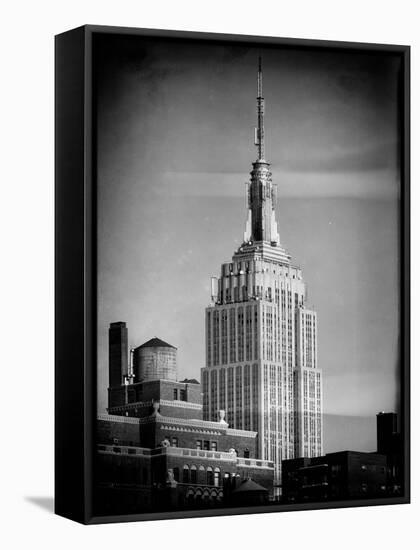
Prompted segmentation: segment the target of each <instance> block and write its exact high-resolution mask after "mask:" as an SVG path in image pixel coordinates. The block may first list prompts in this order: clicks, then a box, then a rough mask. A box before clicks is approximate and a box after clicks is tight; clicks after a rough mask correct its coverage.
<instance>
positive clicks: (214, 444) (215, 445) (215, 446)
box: [210, 441, 217, 451]
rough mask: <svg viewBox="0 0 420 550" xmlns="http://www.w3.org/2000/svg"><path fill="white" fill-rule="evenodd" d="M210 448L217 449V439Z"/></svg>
mask: <svg viewBox="0 0 420 550" xmlns="http://www.w3.org/2000/svg"><path fill="white" fill-rule="evenodd" d="M210 450H211V451H217V441H212V442H211V443H210Z"/></svg>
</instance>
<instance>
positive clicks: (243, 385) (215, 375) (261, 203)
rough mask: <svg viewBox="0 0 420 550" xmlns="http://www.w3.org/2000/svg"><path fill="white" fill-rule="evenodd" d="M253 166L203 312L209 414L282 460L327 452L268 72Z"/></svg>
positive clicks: (263, 455)
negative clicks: (270, 144)
mask: <svg viewBox="0 0 420 550" xmlns="http://www.w3.org/2000/svg"><path fill="white" fill-rule="evenodd" d="M255 145H256V147H257V159H256V160H255V162H253V163H252V170H251V172H250V175H251V178H250V181H249V183H248V188H247V193H248V219H247V223H246V229H245V233H244V240H243V244H242V245H241V246H240V247H239V249H238V250H237V251H236V252H235V253H234V254H233V257H232V261H231V262H228V263H223V264H222V266H221V273H220V277H219V278H213V279H212V305H210V306H209V307H208V308H207V309H206V329H205V330H206V366H205V368H203V369H202V373H201V374H202V388H203V414H204V418H205V419H206V420H213V421H215V420H217V418H218V412H219V410H224V411H225V414H226V421H227V422H228V423H229V425H230V427H231V428H233V429H241V430H250V431H255V432H257V433H258V456H259V458H260V459H263V460H270V461H273V462H274V464H275V468H276V473H277V479H279V477H280V471H281V470H280V468H281V461H282V460H284V459H288V458H295V457H312V456H318V455H322V454H323V442H322V372H321V369H320V368H319V367H318V361H317V337H318V333H317V315H316V312H315V311H314V310H313V309H310V308H308V307H307V304H306V301H307V298H306V286H305V283H304V281H303V276H302V271H301V269H300V268H299V267H297V266H296V265H294V264H293V263H292V261H291V257H290V255H289V254H288V253H287V252H286V250H285V249H284V248H283V246H282V243H281V240H280V235H279V231H278V226H277V221H276V213H275V205H276V185H275V183H273V181H272V174H271V172H270V164H269V163H268V161H267V160H266V158H265V148H264V98H263V91H262V69H261V60H260V62H259V70H258V79H257V128H256V129H255Z"/></svg>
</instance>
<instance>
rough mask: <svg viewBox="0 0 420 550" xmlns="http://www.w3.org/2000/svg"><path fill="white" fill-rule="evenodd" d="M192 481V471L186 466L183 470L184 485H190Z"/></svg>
mask: <svg viewBox="0 0 420 550" xmlns="http://www.w3.org/2000/svg"><path fill="white" fill-rule="evenodd" d="M189 481H190V469H189V468H188V466H187V465H186V464H185V465H184V468H183V470H182V483H189Z"/></svg>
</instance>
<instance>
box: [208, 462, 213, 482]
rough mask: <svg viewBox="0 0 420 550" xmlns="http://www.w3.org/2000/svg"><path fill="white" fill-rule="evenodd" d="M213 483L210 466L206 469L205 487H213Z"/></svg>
mask: <svg viewBox="0 0 420 550" xmlns="http://www.w3.org/2000/svg"><path fill="white" fill-rule="evenodd" d="M213 483H214V475H213V470H212V468H210V466H209V467H208V468H207V485H213Z"/></svg>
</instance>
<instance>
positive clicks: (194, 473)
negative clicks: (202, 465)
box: [190, 464, 197, 483]
mask: <svg viewBox="0 0 420 550" xmlns="http://www.w3.org/2000/svg"><path fill="white" fill-rule="evenodd" d="M190 474H191V475H190V481H191V483H197V467H196V466H194V464H193V465H192V466H191V472H190Z"/></svg>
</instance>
